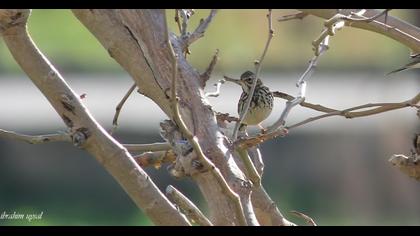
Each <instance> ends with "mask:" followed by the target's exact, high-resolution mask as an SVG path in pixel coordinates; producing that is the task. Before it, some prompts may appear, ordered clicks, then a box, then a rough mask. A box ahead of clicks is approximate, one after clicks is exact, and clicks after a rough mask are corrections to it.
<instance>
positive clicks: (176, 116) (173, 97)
mask: <svg viewBox="0 0 420 236" xmlns="http://www.w3.org/2000/svg"><path fill="white" fill-rule="evenodd" d="M169 46H170V48H171V52H172V56H173V58H172V59H173V64H172V70H173V74H172V87H171V103H172V110H173V114H174V115H173V117H174V119H175V121H176V124H177V125H178V126H179V128H180V129H181V131H182V133H183V134H184V135H185V136H186V138H187V139H188V141H189V142H190V143H191V145H192V146H193V147H194V150H195V152H196V153H197V156H198V157H199V159H200V161H201V162H202V164H203V165H204V167H205V168H206V169H208V170H210V171H211V172H212V173H213V175H214V176H215V177H216V179H217V180H218V182H219V184H220V186H221V187H222V189H223V191H224V192H225V194H226V195H227V196H228V197H229V198H230V199H231V200H232V201H233V202H234V204H235V207H236V208H235V209H236V215H237V217H238V219H239V223H240V224H241V225H247V221H246V219H245V216H244V212H243V209H242V205H241V201H240V198H239V196H238V195H237V194H236V193H235V192H234V191H233V190H232V189H231V188H230V187H229V185H228V184H227V183H226V181H225V179H224V178H223V176H222V174H221V173H220V171H219V169H218V168H217V167H216V166H214V164H213V163H212V162H211V161H210V160H208V159H207V157H206V156H205V154H204V153H203V151H202V150H201V147H200V144H199V143H198V139H197V137H196V136H194V135H193V134H192V133H191V131H190V130H189V129H188V127H187V126H186V125H185V123H184V121H183V119H182V117H181V114H180V111H179V103H178V100H179V98H178V97H177V83H176V77H177V71H178V59H177V55H176V54H175V52H174V50H173V48H172V44H171V43H170V42H169Z"/></svg>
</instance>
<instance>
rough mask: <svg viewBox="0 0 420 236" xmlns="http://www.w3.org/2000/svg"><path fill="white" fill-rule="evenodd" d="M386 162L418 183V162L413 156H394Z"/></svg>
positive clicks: (419, 163)
mask: <svg viewBox="0 0 420 236" xmlns="http://www.w3.org/2000/svg"><path fill="white" fill-rule="evenodd" d="M388 161H389V162H390V163H391V164H392V165H394V166H396V167H397V168H398V169H399V170H400V171H401V172H403V173H404V174H406V175H408V176H410V177H412V178H414V179H416V180H418V181H420V161H419V159H418V158H416V157H415V156H414V155H413V156H409V157H407V156H405V155H402V154H394V155H392V157H391V158H390V159H389V160H388Z"/></svg>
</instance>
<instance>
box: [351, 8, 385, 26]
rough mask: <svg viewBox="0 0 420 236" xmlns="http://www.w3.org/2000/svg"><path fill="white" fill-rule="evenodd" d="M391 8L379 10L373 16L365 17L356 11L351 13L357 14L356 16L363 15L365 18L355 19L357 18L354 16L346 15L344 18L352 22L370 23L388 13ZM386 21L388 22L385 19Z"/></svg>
mask: <svg viewBox="0 0 420 236" xmlns="http://www.w3.org/2000/svg"><path fill="white" fill-rule="evenodd" d="M391 10H392V9H385V10H383V11H381V12H379V13H378V14H376V15H374V16H371V17H364V16H361V15H358V14H355V13H351V15H356V16H359V17H363V18H362V19H355V18H352V17H350V16H346V17H344V18H343V20H346V21H350V22H366V23H369V22H372V21H374V20H376V19H378V18H379V17H381V16H382V15H386V14H388V12H389V11H391ZM385 22H386V20H385Z"/></svg>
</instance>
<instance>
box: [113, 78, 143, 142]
mask: <svg viewBox="0 0 420 236" xmlns="http://www.w3.org/2000/svg"><path fill="white" fill-rule="evenodd" d="M136 87H137V85H136V83H134V84H133V85H131V87H130V89H129V90H128V91H127V93H126V94H125V95H124V97H123V98H122V100H121V101H120V103H118V105H117V107H116V108H115V115H114V119H113V120H112V129H111V131H110V132H109V133H110V134H111V135H112V134H113V133H114V132H115V130H116V129H117V127H118V117H119V116H120V112H121V109H122V107H123V106H124V104H125V102H126V101H127V99H128V98H129V97H130V95H131V93H133V91H134V89H135V88H136Z"/></svg>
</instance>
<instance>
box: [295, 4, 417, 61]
mask: <svg viewBox="0 0 420 236" xmlns="http://www.w3.org/2000/svg"><path fill="white" fill-rule="evenodd" d="M299 10H300V11H302V12H304V13H307V14H310V15H314V16H317V17H321V18H324V19H330V18H331V17H333V16H334V15H336V14H337V11H336V9H299ZM355 11H356V9H342V10H341V11H340V13H341V14H343V15H350V14H351V13H352V12H355ZM379 13H380V11H378V10H373V9H367V10H366V13H365V14H364V16H365V17H367V18H370V17H373V16H375V15H377V14H379ZM380 18H381V17H379V18H377V19H376V20H373V21H371V22H366V21H359V22H357V21H356V22H355V21H350V22H349V21H346V25H348V26H351V27H355V28H360V29H365V30H368V31H372V32H376V33H379V34H382V35H384V36H387V37H389V38H392V39H394V40H396V41H398V42H400V43H402V44H404V45H405V46H407V47H408V48H410V49H411V50H412V52H413V53H420V29H419V28H418V27H416V26H414V25H412V24H409V23H407V22H405V21H403V20H400V19H398V18H396V17H392V16H387V20H386V23H382V22H380V20H379V19H380ZM362 19H363V18H362Z"/></svg>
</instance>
